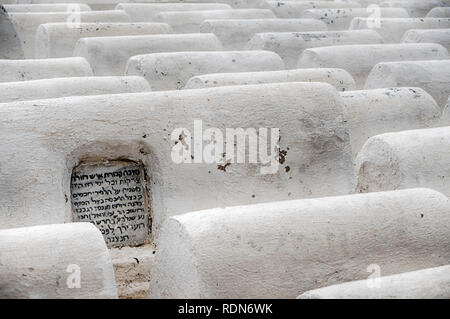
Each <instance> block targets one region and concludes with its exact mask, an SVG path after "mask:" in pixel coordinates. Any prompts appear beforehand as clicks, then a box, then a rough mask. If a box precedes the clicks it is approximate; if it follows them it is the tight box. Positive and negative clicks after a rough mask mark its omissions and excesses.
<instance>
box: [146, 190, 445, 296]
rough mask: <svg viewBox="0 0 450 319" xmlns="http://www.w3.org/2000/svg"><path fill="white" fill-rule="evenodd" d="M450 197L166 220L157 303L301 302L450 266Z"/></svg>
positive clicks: (355, 198)
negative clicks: (375, 276)
mask: <svg viewBox="0 0 450 319" xmlns="http://www.w3.org/2000/svg"><path fill="white" fill-rule="evenodd" d="M449 209H450V202H449V199H448V198H447V197H445V196H443V195H442V194H440V193H438V192H436V191H433V190H430V189H411V190H405V191H397V192H385V193H383V192H381V193H370V194H358V195H349V196H341V197H328V198H320V199H319V198H318V199H307V200H298V201H284V202H272V203H265V204H259V205H250V206H237V207H227V208H215V209H211V210H206V211H199V212H192V213H188V214H183V215H178V216H174V217H171V218H169V219H168V220H167V221H166V223H165V224H164V226H163V229H162V231H161V237H160V239H159V244H158V250H157V252H156V260H155V264H154V265H153V269H152V273H151V281H150V294H149V296H150V297H151V298H295V297H297V296H298V294H299V293H303V292H306V291H308V290H311V289H315V288H319V287H323V286H326V285H332V284H337V283H343V282H346V281H351V280H360V279H365V278H367V277H368V273H367V271H366V269H367V267H368V266H369V265H371V264H375V263H376V264H378V265H379V266H380V267H381V269H382V270H383V274H385V275H390V274H395V273H400V272H405V271H412V270H417V269H422V268H427V267H436V266H441V265H446V264H448V260H449V258H450V250H449V249H448V247H449V245H450V236H449V233H448V227H449V226H450V215H449V214H448V212H449Z"/></svg>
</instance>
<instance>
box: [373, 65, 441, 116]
mask: <svg viewBox="0 0 450 319" xmlns="http://www.w3.org/2000/svg"><path fill="white" fill-rule="evenodd" d="M424 60H425V59H424ZM393 86H397V87H398V86H415V87H420V88H422V89H424V90H425V91H427V92H428V93H429V94H430V95H431V96H432V97H433V98H434V99H435V100H436V102H437V104H438V105H439V106H441V108H443V107H444V105H445V103H447V99H448V97H449V95H450V60H441V61H398V62H383V63H379V64H377V65H375V66H374V67H373V69H372V71H371V72H370V74H369V76H368V77H367V81H366V85H365V88H366V89H376V88H383V87H393Z"/></svg>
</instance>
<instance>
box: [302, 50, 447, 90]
mask: <svg viewBox="0 0 450 319" xmlns="http://www.w3.org/2000/svg"><path fill="white" fill-rule="evenodd" d="M449 58H450V55H449V53H448V51H447V49H446V48H444V47H443V46H441V45H440V44H434V43H402V44H365V45H340V46H329V47H321V48H312V49H306V50H305V51H303V53H302V54H301V55H300V58H299V60H298V63H297V67H298V68H342V69H344V70H346V71H348V72H349V73H350V74H351V75H352V76H353V78H354V79H355V82H356V87H357V88H358V89H361V88H363V87H364V83H365V82H366V78H367V76H368V75H369V73H370V71H371V70H372V68H373V67H374V66H375V65H376V64H377V63H380V62H391V61H404V60H406V61H412V60H443V59H449ZM384 80H385V79H384ZM391 86H396V85H391ZM366 88H368V89H369V88H373V87H366Z"/></svg>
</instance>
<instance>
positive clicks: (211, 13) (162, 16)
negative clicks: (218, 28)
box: [154, 9, 275, 33]
mask: <svg viewBox="0 0 450 319" xmlns="http://www.w3.org/2000/svg"><path fill="white" fill-rule="evenodd" d="M272 18H275V15H274V14H273V12H272V11H270V10H268V9H233V10H202V11H167V12H160V13H158V14H157V15H156V16H155V17H154V21H157V22H164V23H168V24H169V25H170V26H171V27H172V28H173V30H174V31H175V32H177V33H191V32H199V31H200V25H201V24H202V23H203V21H205V20H211V19H272Z"/></svg>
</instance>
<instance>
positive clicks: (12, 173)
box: [0, 82, 353, 236]
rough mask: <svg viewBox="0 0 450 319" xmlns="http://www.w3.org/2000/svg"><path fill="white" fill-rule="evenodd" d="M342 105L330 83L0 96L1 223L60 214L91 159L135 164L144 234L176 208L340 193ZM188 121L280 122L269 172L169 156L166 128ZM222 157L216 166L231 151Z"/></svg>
mask: <svg viewBox="0 0 450 319" xmlns="http://www.w3.org/2000/svg"><path fill="white" fill-rule="evenodd" d="M342 108H343V102H342V100H341V98H340V96H339V94H338V92H337V91H336V89H335V88H333V87H332V86H331V85H329V84H326V83H299V82H297V83H277V84H261V85H246V86H230V87H220V88H211V89H202V90H180V91H170V92H150V93H135V94H115V95H101V96H85V97H69V98H60V99H50V100H35V101H26V102H15V103H4V104H2V107H0V135H1V136H2V138H3V140H4V141H8V142H7V143H6V144H4V147H3V148H2V151H1V152H0V162H1V163H2V166H1V171H0V179H1V180H2V181H4V182H3V183H1V184H0V228H9V227H18V226H24V225H36V224H45V223H63V222H69V221H70V220H71V206H72V205H71V202H70V176H71V172H72V169H73V167H75V166H77V165H78V164H79V163H80V162H81V161H88V160H92V159H95V160H103V159H104V160H115V159H118V158H120V159H130V160H135V161H137V162H140V163H142V164H143V165H144V167H145V169H146V173H147V176H148V179H149V182H150V185H151V195H150V198H151V205H152V215H153V225H152V226H153V227H152V234H153V236H155V235H156V234H157V232H158V231H159V226H160V225H161V222H162V221H163V220H164V219H165V218H166V217H167V216H170V215H173V214H177V213H183V212H189V211H193V210H200V209H208V208H213V207H224V206H226V205H228V206H229V205H243V204H250V203H258V202H269V201H275V200H287V199H295V198H306V197H318V196H319V197H320V196H329V195H338V194H348V193H350V192H352V189H353V187H352V170H353V167H352V162H351V147H350V141H349V136H348V129H347V124H346V123H345V121H344V118H343V114H342ZM194 120H202V121H203V129H205V130H206V129H207V128H211V127H215V128H218V129H219V130H221V131H222V132H223V134H224V135H226V128H239V127H241V128H244V129H247V128H255V129H256V130H258V129H259V128H279V129H280V137H281V140H280V146H279V147H280V152H282V153H280V154H283V156H282V157H281V156H280V158H278V156H277V159H278V160H279V162H280V163H279V166H278V168H279V169H278V171H277V172H276V173H274V174H262V173H261V167H263V166H266V165H264V164H249V163H248V161H246V163H236V162H234V163H232V164H231V165H228V166H227V167H226V168H225V169H221V168H220V167H219V166H218V164H217V163H212V164H208V163H202V164H196V163H192V164H189V163H184V164H176V163H175V162H173V161H172V159H171V152H172V148H173V147H174V146H175V145H176V143H175V141H173V140H171V134H172V132H173V131H174V130H175V129H176V128H186V129H188V130H190V131H191V133H192V134H194V129H193V128H194ZM269 136H270V133H269ZM175 137H176V136H175ZM224 138H225V137H224ZM207 140H208V141H209V140H210V139H208V138H207ZM177 141H178V139H177ZM269 142H270V139H269ZM193 144H194V143H193ZM37 145H38V146H39V147H36V146H37ZM271 145H272V146H271V147H270V149H271V150H272V149H273V148H274V147H273V144H271ZM237 147H239V146H238V145H237ZM271 150H270V151H269V155H270V153H273V151H271ZM194 151H195V148H194ZM224 151H225V149H224ZM275 154H276V155H278V152H276V153H275ZM225 155H226V156H225V158H224V159H223V163H222V164H221V165H224V164H225V162H229V161H230V160H229V158H230V157H231V156H232V154H230V152H227V154H225ZM193 156H195V157H196V158H197V160H199V156H197V154H196V153H194V154H193ZM11 214H13V215H11Z"/></svg>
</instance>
